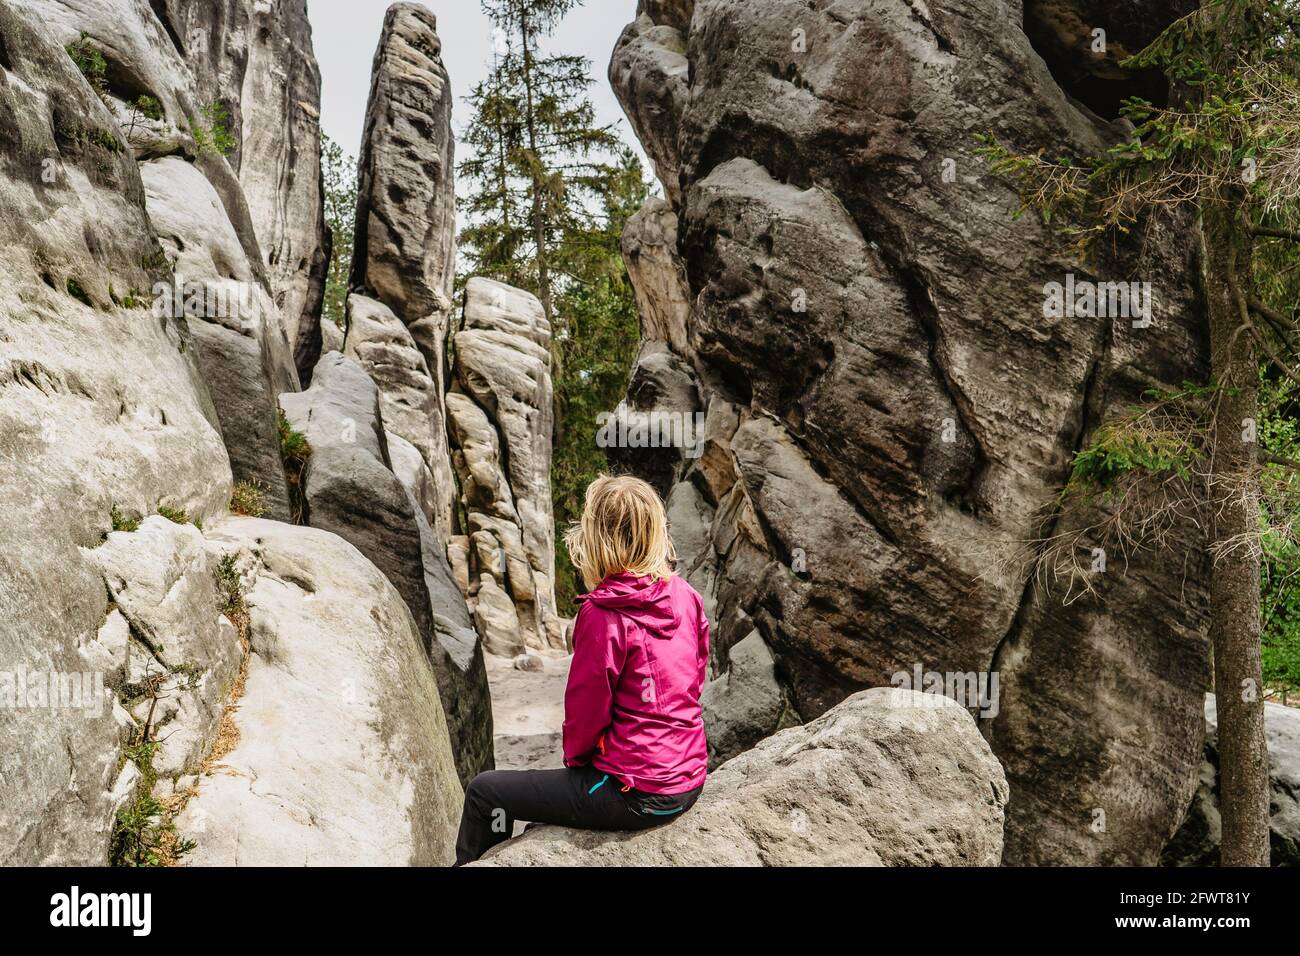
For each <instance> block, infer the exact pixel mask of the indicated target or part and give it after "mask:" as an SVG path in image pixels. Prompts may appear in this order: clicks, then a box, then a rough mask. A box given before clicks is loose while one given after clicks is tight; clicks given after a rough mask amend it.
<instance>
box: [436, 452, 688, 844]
mask: <svg viewBox="0 0 1300 956" xmlns="http://www.w3.org/2000/svg"><path fill="white" fill-rule="evenodd" d="M565 543H566V544H567V545H568V548H569V554H570V556H571V557H572V559H573V563H574V565H575V566H576V567H577V568H578V570H579V571H580V572H581V574H582V579H583V581H584V583H585V584H586V586H587V587H588V588H590V589H591V591H590V593H588V594H586V595H585V596H584V597H582V598H580V600H581V602H582V606H581V608H580V609H579V611H578V618H577V621H576V622H575V624H574V630H573V663H572V665H571V667H570V670H569V683H568V687H567V688H566V690H565V692H564V766H565V769H564V770H495V771H489V772H487V773H481V774H479V775H478V776H477V777H475V778H474V780H473V781H472V782H471V783H470V785H469V789H468V790H467V791H466V793H465V809H464V812H463V813H462V815H461V821H460V835H459V837H458V838H457V840H456V863H457V865H463V864H465V863H469V862H471V861H473V860H477V859H478V858H479V857H480V856H482V855H483V854H484V853H485V852H487V851H488V850H489V849H491V848H492V847H494V846H496V845H497V844H498V843H501V842H503V841H505V840H507V839H509V838H510V836H511V835H512V833H513V831H514V825H515V820H525V821H528V822H532V823H554V824H559V825H560V826H566V827H578V828H581V829H587V830H642V829H645V828H647V827H652V826H656V825H658V824H661V823H666V822H669V821H671V820H674V819H676V818H677V817H679V816H681V814H683V813H684V812H686V811H687V810H689V809H690V808H691V807H692V806H693V805H694V803H695V801H696V800H697V799H699V796H700V791H701V790H702V789H703V788H704V777H705V773H706V771H707V768H708V754H707V749H706V745H705V740H704V720H703V716H702V714H701V711H700V688H701V687H702V686H703V685H704V681H705V677H706V669H707V667H708V660H709V622H708V620H707V619H706V618H705V616H704V606H703V602H702V601H701V600H700V596H699V595H698V594H697V593H696V592H695V590H694V589H693V588H692V587H691V586H690V585H689V584H687V583H686V582H685V581H683V580H682V579H681V578H679V577H677V576H676V575H674V574H673V573H672V564H673V562H674V561H675V560H676V555H675V554H674V552H673V546H672V542H671V541H670V540H669V538H668V522H667V519H666V516H665V514H664V506H663V502H662V501H660V500H659V496H658V495H657V494H655V492H654V489H653V488H651V487H650V486H649V485H647V484H646V483H645V482H644V481H640V480H638V479H636V478H630V477H614V478H611V477H602V478H599V479H597V480H596V481H594V482H592V484H591V486H590V487H589V488H588V489H587V499H586V504H585V506H584V508H583V512H582V521H581V522H580V523H579V524H578V525H577V526H576V527H574V528H572V529H571V530H570V531H569V532H568V534H567V535H566V536H565Z"/></svg>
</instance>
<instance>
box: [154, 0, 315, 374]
mask: <svg viewBox="0 0 1300 956" xmlns="http://www.w3.org/2000/svg"><path fill="white" fill-rule="evenodd" d="M152 7H153V10H154V13H155V15H156V16H157V17H158V19H159V21H160V22H161V23H162V26H163V28H164V30H166V32H167V35H168V37H170V39H171V41H172V45H173V46H174V48H175V49H176V51H177V52H178V53H179V54H180V56H181V58H182V59H184V60H185V61H186V63H188V64H189V66H190V71H191V73H192V74H193V76H194V84H195V87H196V89H197V90H198V94H199V98H200V100H201V104H202V105H204V106H206V105H209V104H213V103H215V104H219V105H220V107H221V108H222V109H223V110H225V111H226V113H227V115H228V116H229V127H230V133H231V135H232V138H233V139H234V146H233V147H232V149H231V152H230V155H229V161H230V164H231V167H232V168H233V169H234V171H235V172H236V174H237V175H238V178H239V185H240V187H241V190H240V191H241V192H242V194H243V197H244V199H245V200H246V201H247V205H248V212H249V216H250V220H251V226H252V229H253V233H254V234H255V236H256V239H257V242H258V246H259V248H260V250H261V253H262V257H263V259H262V261H263V265H264V266H265V270H266V275H267V279H268V281H269V283H270V286H271V291H272V297H273V298H274V300H275V303H276V306H277V308H279V310H280V313H281V317H282V319H283V322H284V328H285V332H286V334H287V336H288V338H289V342H290V343H291V345H292V347H293V353H294V361H295V364H296V365H297V368H298V373H299V376H300V377H301V378H302V380H303V381H304V382H305V381H307V380H309V379H310V378H311V370H312V367H313V366H314V365H315V364H316V360H317V359H318V358H320V356H321V353H322V347H321V338H320V336H321V329H320V313H321V305H322V299H323V295H324V283H325V276H326V272H327V269H328V265H329V255H328V250H327V244H328V242H329V231H328V230H327V229H326V228H325V221H324V197H323V195H322V190H321V163H320V143H321V132H320V69H319V67H318V66H317V64H316V58H315V55H314V54H313V52H312V38H311V25H310V23H309V22H308V19H307V4H306V0H212V2H209V3H203V4H195V3H189V2H185V0H158V2H155V3H153V4H152Z"/></svg>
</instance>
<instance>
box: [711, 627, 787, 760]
mask: <svg viewBox="0 0 1300 956" xmlns="http://www.w3.org/2000/svg"><path fill="white" fill-rule="evenodd" d="M775 670H776V662H775V660H774V659H773V657H772V652H771V650H770V649H769V648H768V646H767V645H766V644H765V643H763V636H762V635H761V634H759V633H758V631H754V632H752V633H751V634H750V635H749V637H747V638H745V639H744V640H743V641H740V642H739V643H737V644H736V645H735V646H734V647H732V648H731V650H730V652H729V653H728V655H727V669H726V670H725V671H724V672H723V673H722V674H720V675H719V676H717V677H715V678H714V679H713V680H711V681H708V682H707V683H705V685H704V689H703V690H702V691H701V692H700V709H701V710H702V711H703V713H704V729H705V736H706V737H707V738H708V741H709V766H710V767H717V766H719V765H721V764H723V763H725V762H726V761H728V760H730V759H731V758H732V757H734V756H736V755H737V754H740V753H744V752H745V751H746V750H748V749H749V748H750V747H752V746H754V744H756V743H758V742H759V741H760V740H762V739H763V738H764V737H770V736H771V735H772V734H774V733H776V732H777V731H778V730H780V729H782V728H784V727H786V726H789V725H790V724H791V723H797V720H792V717H793V714H792V712H791V708H790V705H789V703H788V702H787V701H786V699H785V691H784V689H783V688H782V687H781V684H780V683H779V682H778V681H777V679H776V673H775Z"/></svg>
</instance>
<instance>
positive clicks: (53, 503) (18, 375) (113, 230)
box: [0, 0, 231, 865]
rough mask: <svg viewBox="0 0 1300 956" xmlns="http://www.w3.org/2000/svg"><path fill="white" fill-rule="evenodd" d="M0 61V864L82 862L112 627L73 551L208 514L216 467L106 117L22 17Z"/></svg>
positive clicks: (106, 752) (108, 778)
mask: <svg viewBox="0 0 1300 956" xmlns="http://www.w3.org/2000/svg"><path fill="white" fill-rule="evenodd" d="M0 51H2V52H3V57H2V61H0V157H2V158H3V164H2V165H3V170H4V172H3V174H0V209H3V213H0V461H2V462H3V467H0V507H2V509H3V511H4V514H5V520H4V521H3V522H0V581H2V582H3V586H0V675H3V676H0V695H3V696H4V698H5V706H0V863H3V864H5V865H35V864H63V865H100V864H103V863H104V862H106V856H107V849H108V840H109V834H110V830H111V826H112V820H113V815H114V813H115V812H116V810H117V808H118V807H119V806H120V805H121V803H122V802H124V801H125V800H126V798H127V797H128V796H129V794H130V792H131V790H132V788H133V786H134V781H133V779H132V772H133V770H132V769H131V768H124V769H123V770H122V771H121V773H119V772H118V758H119V753H120V750H121V747H122V745H123V744H124V743H126V742H128V735H129V734H130V733H131V732H132V730H133V723H132V719H131V717H130V716H129V715H128V714H126V712H125V711H124V710H123V709H122V708H121V707H120V706H117V705H116V703H115V694H114V693H113V691H112V689H111V687H109V686H107V685H108V684H109V682H110V680H112V679H113V676H114V674H115V673H117V672H119V668H120V667H121V665H122V664H123V651H124V649H125V648H126V647H127V640H128V636H127V634H126V633H125V628H124V627H123V625H124V624H125V621H123V620H122V618H121V615H120V614H119V615H117V616H116V617H115V616H114V615H113V614H111V613H109V609H108V604H109V593H108V590H107V588H106V586H105V581H104V577H103V575H102V573H101V572H100V570H99V568H98V567H96V565H95V564H94V562H93V561H92V560H91V559H90V558H89V557H88V556H87V555H86V553H85V551H83V550H82V549H86V548H93V547H94V546H95V545H96V544H98V543H99V542H100V541H101V540H102V539H103V536H104V535H105V534H106V533H107V532H109V531H110V530H111V522H110V511H111V509H112V508H113V507H114V506H116V507H117V508H118V509H119V511H120V512H121V513H122V514H123V515H127V516H136V517H138V516H141V515H147V514H152V513H154V512H155V511H156V510H157V506H158V504H159V502H166V503H167V504H168V505H170V506H171V507H175V508H178V509H184V510H186V511H187V512H189V514H190V515H192V516H194V517H199V518H211V517H212V516H213V515H216V514H218V513H220V512H221V511H222V510H223V509H224V507H225V505H226V503H227V502H228V501H229V498H230V488H231V477H230V466H229V462H228V459H227V457H226V452H225V449H224V447H223V446H222V442H221V434H220V431H219V430H218V428H217V426H216V423H215V422H216V416H215V413H214V412H213V409H212V405H211V401H210V399H209V397H208V395H207V390H206V387H205V385H204V383H203V380H202V378H201V377H200V375H199V373H198V371H197V369H196V367H195V365H194V361H193V358H194V356H193V343H192V342H191V341H190V339H189V333H188V330H187V328H186V323H185V321H184V320H179V321H177V320H170V319H168V320H159V319H158V318H156V317H154V316H152V315H151V314H150V312H149V310H148V307H147V296H148V290H149V289H150V288H151V287H152V285H153V283H154V282H155V281H157V280H158V279H159V278H160V275H159V273H158V272H155V271H151V269H150V268H149V264H151V263H153V262H156V261H157V260H158V259H159V258H160V250H159V249H158V247H157V245H156V243H155V242H154V240H153V235H152V232H151V228H150V224H149V220H148V217H147V214H146V212H145V202H144V185H143V183H142V182H141V179H140V174H139V171H138V169H137V167H136V164H135V162H134V160H133V159H132V158H131V157H130V156H129V155H128V154H127V152H126V150H125V145H124V142H123V137H122V133H121V131H120V128H119V127H118V125H117V122H116V120H115V117H114V115H113V113H112V111H111V110H110V109H109V107H108V106H106V105H105V104H104V103H103V102H101V101H100V99H99V98H98V97H96V96H95V95H94V93H93V92H92V91H91V89H90V87H89V86H88V85H87V84H86V83H85V81H84V79H83V78H82V77H81V76H80V74H79V73H78V72H77V70H76V68H75V67H74V66H73V64H72V62H71V60H70V59H69V58H68V56H67V54H66V53H65V52H64V50H63V47H62V37H61V36H55V35H54V33H53V31H52V30H51V24H50V23H49V22H48V20H47V18H46V16H45V12H44V11H43V10H42V9H39V8H38V5H35V4H28V3H15V2H10V0H5V2H0ZM43 174H45V175H44V176H43ZM132 293H134V295H135V296H137V297H138V301H137V300H136V299H134V298H131V294H132ZM115 298H116V299H117V302H115V301H114V300H115ZM119 303H121V304H119ZM19 674H23V675H25V677H26V678H27V681H28V688H29V693H28V694H27V695H26V697H25V699H24V700H23V701H22V702H19V700H18V699H17V686H16V681H17V676H18V675H19ZM51 675H53V676H54V677H56V678H57V679H58V680H60V681H63V680H65V679H66V680H71V679H72V678H73V677H74V676H77V677H78V679H80V677H81V675H85V676H86V679H85V681H84V682H83V683H82V686H81V691H83V693H78V694H76V695H73V696H71V697H68V696H65V695H62V694H59V695H56V697H51V696H50V695H49V694H48V689H49V678H50V676H51ZM97 675H98V676H97ZM42 678H43V679H44V683H45V687H46V693H45V694H44V695H43V697H42V695H40V694H38V693H37V692H35V691H30V688H31V687H34V686H36V685H37V684H38V683H39V682H40V681H41V679H42ZM10 693H12V694H13V698H12V702H13V706H9V703H10V698H9V696H8V695H9V694H10ZM56 698H57V699H56Z"/></svg>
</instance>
